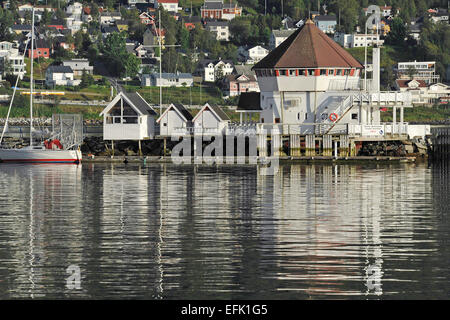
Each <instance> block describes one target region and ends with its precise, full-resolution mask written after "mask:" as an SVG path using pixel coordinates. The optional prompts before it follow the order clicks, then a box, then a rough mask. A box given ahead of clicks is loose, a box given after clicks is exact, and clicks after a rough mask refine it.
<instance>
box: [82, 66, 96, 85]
mask: <svg viewBox="0 0 450 320" xmlns="http://www.w3.org/2000/svg"><path fill="white" fill-rule="evenodd" d="M93 84H94V77H92V75H90V74H89V73H87V72H86V71H85V70H83V74H82V75H81V83H80V87H81V88H87V87H89V86H91V85H93Z"/></svg>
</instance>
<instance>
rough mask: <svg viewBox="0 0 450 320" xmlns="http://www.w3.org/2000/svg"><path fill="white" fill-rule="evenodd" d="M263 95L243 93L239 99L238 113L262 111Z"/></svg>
mask: <svg viewBox="0 0 450 320" xmlns="http://www.w3.org/2000/svg"><path fill="white" fill-rule="evenodd" d="M260 96H261V93H260V92H243V93H241V96H240V97H239V102H238V107H237V111H261V110H262V109H261V99H260Z"/></svg>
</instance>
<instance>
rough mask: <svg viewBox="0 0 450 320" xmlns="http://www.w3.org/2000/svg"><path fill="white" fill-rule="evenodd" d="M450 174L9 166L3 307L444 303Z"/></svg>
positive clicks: (421, 169)
mask: <svg viewBox="0 0 450 320" xmlns="http://www.w3.org/2000/svg"><path fill="white" fill-rule="evenodd" d="M448 168H449V166H448V165H446V166H444V165H442V166H433V167H432V168H431V169H429V168H427V167H425V166H416V165H376V164H375V165H367V164H366V165H364V166H357V165H331V164H329V165H319V164H290V165H282V166H281V167H280V170H278V173H277V174H276V175H272V176H270V175H262V174H261V169H262V168H260V167H257V166H227V165H218V166H217V165H211V166H188V165H186V166H174V165H170V164H155V165H147V166H143V165H139V164H127V165H122V164H120V165H114V164H108V165H105V164H83V166H82V168H80V167H76V166H9V165H6V166H2V167H1V170H0V190H8V192H7V193H0V201H1V207H0V213H1V214H0V228H1V233H0V236H1V238H0V243H1V245H0V261H1V262H0V263H1V264H0V266H1V267H0V277H1V279H7V280H4V281H0V298H6V297H9V296H12V297H17V298H52V297H58V298H61V297H66V298H73V297H81V298H85V297H102V298H117V297H134V298H147V299H170V298H180V297H183V298H186V299H198V298H224V299H227V298H228V299H231V298H233V299H239V298H247V299H251V298H256V299H263V298H267V299H273V298H320V297H330V296H331V297H344V296H345V297H352V296H354V297H364V298H366V297H368V298H372V297H373V298H375V299H376V298H380V297H385V296H387V295H389V294H392V293H393V292H398V291H400V288H401V290H407V291H408V292H409V293H410V294H411V295H412V296H414V294H415V293H414V292H423V290H422V291H420V288H418V287H417V286H419V285H423V284H424V283H426V284H430V287H431V288H433V289H435V290H438V291H439V292H441V291H442V293H443V295H445V294H446V291H445V290H448V289H447V288H448V281H447V282H446V281H441V282H442V283H438V281H436V279H442V277H443V275H445V270H446V268H448V266H447V264H446V262H448V259H445V257H447V258H448V257H450V254H449V250H448V237H449V230H450V227H449V219H448V217H447V216H448V212H449V204H448V201H447V196H448V192H449V183H450V182H449V181H450V179H449V169H448ZM442 257H444V259H442ZM72 264H75V265H78V266H79V267H80V269H81V273H82V274H81V276H82V284H81V287H82V289H81V290H75V291H74V290H69V289H67V288H66V286H65V284H66V278H67V277H68V275H67V274H66V272H65V270H66V268H67V267H68V266H69V265H72ZM5 266H6V267H5ZM443 272H444V273H443ZM417 295H418V296H419V293H417Z"/></svg>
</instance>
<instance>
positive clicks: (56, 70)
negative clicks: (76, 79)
mask: <svg viewBox="0 0 450 320" xmlns="http://www.w3.org/2000/svg"><path fill="white" fill-rule="evenodd" d="M47 71H48V72H51V73H73V70H72V68H71V67H69V66H50V67H48V68H47Z"/></svg>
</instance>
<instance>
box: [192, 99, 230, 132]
mask: <svg viewBox="0 0 450 320" xmlns="http://www.w3.org/2000/svg"><path fill="white" fill-rule="evenodd" d="M192 122H193V123H194V134H198V135H216V134H223V133H225V130H226V128H227V127H228V124H229V123H230V118H229V117H228V116H227V114H226V113H225V112H224V111H223V110H222V109H221V108H220V107H218V106H216V105H210V104H208V103H207V104H205V105H204V106H203V108H202V109H201V110H200V111H199V112H198V113H197V114H196V116H195V117H194V119H193V120H192Z"/></svg>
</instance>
